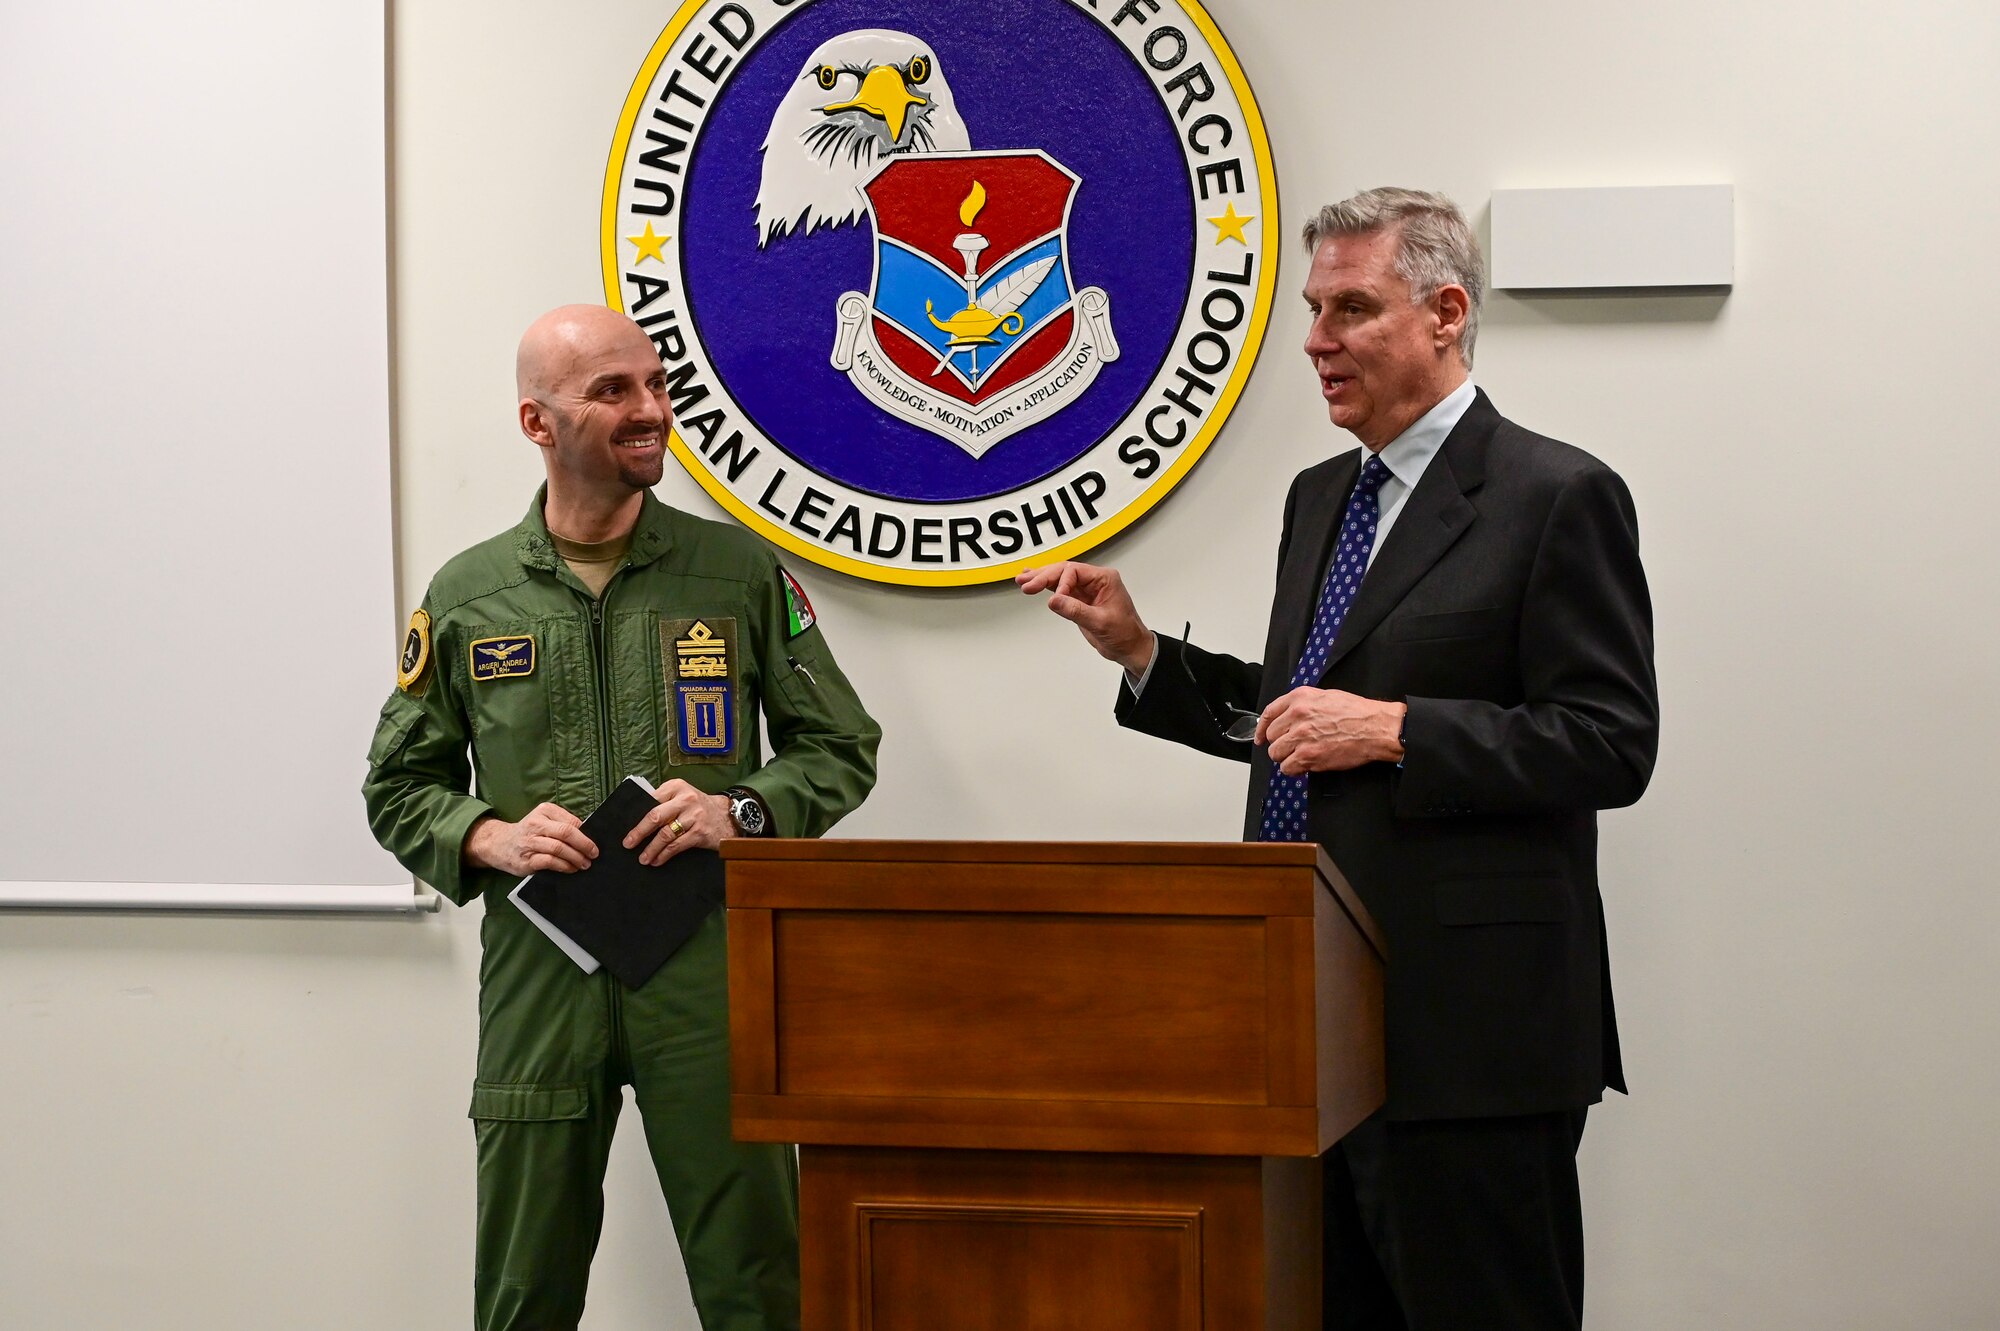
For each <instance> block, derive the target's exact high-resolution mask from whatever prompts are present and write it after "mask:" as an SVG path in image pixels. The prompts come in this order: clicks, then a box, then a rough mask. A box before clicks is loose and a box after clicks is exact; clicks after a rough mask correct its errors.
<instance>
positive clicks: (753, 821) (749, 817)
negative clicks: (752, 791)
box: [729, 796, 764, 836]
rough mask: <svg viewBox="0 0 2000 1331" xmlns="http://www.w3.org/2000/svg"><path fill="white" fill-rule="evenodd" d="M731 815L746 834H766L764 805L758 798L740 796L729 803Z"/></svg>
mask: <svg viewBox="0 0 2000 1331" xmlns="http://www.w3.org/2000/svg"><path fill="white" fill-rule="evenodd" d="M729 815H730V817H732V818H734V819H735V820H736V825H737V826H738V827H740V828H742V829H743V834H744V835H745V836H762V835H764V806H763V805H761V804H759V803H758V802H757V801H756V800H752V799H744V798H743V797H741V796H738V797H737V798H736V799H735V800H733V801H731V803H730V805H729Z"/></svg>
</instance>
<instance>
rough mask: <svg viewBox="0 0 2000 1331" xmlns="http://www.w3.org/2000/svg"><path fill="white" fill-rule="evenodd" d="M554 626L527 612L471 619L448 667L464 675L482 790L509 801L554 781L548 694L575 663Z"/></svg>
mask: <svg viewBox="0 0 2000 1331" xmlns="http://www.w3.org/2000/svg"><path fill="white" fill-rule="evenodd" d="M550 630H551V625H550V624H549V622H548V621H546V620H541V619H523V620H513V621H505V622H493V623H484V624H472V625H468V626H467V627H466V628H465V629H464V631H463V632H462V633H461V634H458V635H455V638H456V641H455V642H454V644H453V649H454V654H455V657H456V659H455V660H453V661H451V662H450V668H451V670H452V671H453V672H454V674H455V676H456V678H457V679H458V680H459V681H461V682H462V683H461V687H460V690H459V692H460V696H461V697H463V698H464V700H465V710H466V716H467V719H468V720H469V721H470V723H471V729H472V747H473V752H474V755H475V756H476V758H477V759H478V771H479V780H480V793H481V794H482V795H483V796H485V797H487V798H488V799H492V798H493V797H494V796H496V795H497V796H499V797H500V800H499V803H501V804H505V805H507V806H508V807H510V808H511V807H512V806H513V805H514V804H516V803H518V802H519V801H520V800H521V799H525V798H526V796H527V794H528V793H529V792H531V791H548V790H551V789H553V785H552V776H553V755H552V753H551V747H552V735H553V732H554V731H555V729H556V726H555V723H554V718H553V715H552V712H551V702H550V695H551V690H552V688H553V687H554V686H555V685H556V684H557V683H558V682H560V680H562V679H563V678H565V677H567V676H568V675H569V674H571V673H575V672H574V669H573V667H574V665H575V664H576V663H573V662H568V661H566V660H565V658H566V657H568V656H570V655H573V652H571V651H570V650H569V649H570V647H571V644H569V643H566V642H565V641H563V640H561V639H560V638H559V637H557V636H556V635H554V634H552V633H551V631H550ZM585 719H586V720H587V718H585ZM489 788H490V790H491V793H490V794H489V793H488V792H489ZM547 797H548V796H547V795H546V794H544V795H542V796H541V798H547ZM529 803H530V804H532V803H533V801H530V802H529ZM523 811H525V807H524V810H523Z"/></svg>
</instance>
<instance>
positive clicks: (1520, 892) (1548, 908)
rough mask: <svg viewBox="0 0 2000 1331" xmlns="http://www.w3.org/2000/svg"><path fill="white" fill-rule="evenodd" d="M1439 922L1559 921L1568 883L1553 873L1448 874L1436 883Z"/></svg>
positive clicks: (1566, 911) (1564, 914)
mask: <svg viewBox="0 0 2000 1331" xmlns="http://www.w3.org/2000/svg"><path fill="white" fill-rule="evenodd" d="M1432 890H1433V892H1434V894H1435V895H1434V898H1433V900H1434V903H1435V905H1436V907H1437V917H1438V923H1439V924H1559V923H1561V922H1562V921H1564V920H1567V919H1568V918H1569V916H1570V893H1569V884H1568V883H1566V882H1565V881H1564V880H1563V879H1561V878H1559V877H1556V876H1554V875H1549V874H1542V875H1536V876H1520V877H1492V878H1449V879H1445V880H1443V881H1441V882H1438V883H1436V884H1434V885H1433V889H1432Z"/></svg>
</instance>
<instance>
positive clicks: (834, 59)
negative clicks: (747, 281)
mask: <svg viewBox="0 0 2000 1331" xmlns="http://www.w3.org/2000/svg"><path fill="white" fill-rule="evenodd" d="M971 147H972V142H971V140H970V138H969V137H968V136H967V134H966V132H965V122H964V121H963V120H961V119H959V115H958V106H957V104H956V102H955V101H954V100H953V98H952V93H951V84H950V82H949V81H947V80H946V78H945V73H944V70H943V69H942V68H941V67H940V66H939V64H938V58H937V54H936V53H935V52H934V51H932V50H931V48H930V46H929V44H928V43H926V42H922V41H919V40H918V39H916V38H915V37H912V36H910V34H908V33H906V32H892V31H890V30H889V29H887V28H866V29H862V30H860V31H858V32H846V33H842V34H841V35H840V36H838V37H835V38H833V39H832V40H830V41H827V42H825V43H823V44H822V45H821V46H820V48H819V49H818V50H816V51H814V52H813V53H812V55H811V56H810V57H808V58H807V60H806V62H805V65H804V66H803V67H802V68H801V69H800V70H799V75H798V77H797V78H796V79H794V80H792V84H791V86H790V87H789V88H788V89H787V90H786V92H785V96H784V99H783V100H782V101H780V102H779V103H778V110H777V113H776V114H775V115H773V116H772V117H771V128H770V130H769V131H768V132H767V133H766V134H765V135H764V150H763V151H764V173H763V176H762V178H761V180H760V181H759V182H758V186H757V230H758V238H757V243H758V245H759V246H760V247H761V246H764V245H768V244H770V243H771V242H772V241H773V240H776V239H777V238H779V237H780V236H783V235H785V234H786V233H787V232H790V231H811V230H813V229H815V228H817V227H821V226H840V225H842V224H844V223H847V222H852V221H854V220H855V219H856V218H858V217H860V216H861V214H862V213H863V212H865V211H866V210H867V207H868V205H867V202H866V200H865V199H864V198H863V197H862V193H861V186H862V184H863V182H865V181H866V180H867V179H868V178H869V177H870V176H872V175H874V174H875V171H876V169H877V168H878V167H880V166H881V165H882V163H883V162H885V161H887V160H888V159H889V158H891V157H894V156H898V155H900V154H904V153H927V152H963V151H965V150H967V149H969V148H971Z"/></svg>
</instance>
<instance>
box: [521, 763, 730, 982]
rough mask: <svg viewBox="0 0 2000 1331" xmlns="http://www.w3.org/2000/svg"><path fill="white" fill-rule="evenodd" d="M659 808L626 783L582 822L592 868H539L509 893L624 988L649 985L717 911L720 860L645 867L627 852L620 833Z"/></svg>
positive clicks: (676, 860) (646, 792)
mask: <svg viewBox="0 0 2000 1331" xmlns="http://www.w3.org/2000/svg"><path fill="white" fill-rule="evenodd" d="M657 807H658V801H656V800H655V799H654V798H653V792H652V790H651V788H650V787H648V786H647V785H646V784H645V782H643V781H641V780H640V779H639V778H637V777H631V776H628V777H626V778H625V779H624V780H623V781H621V782H619V783H618V788H617V789H616V790H614V791H612V792H611V797H610V798H609V799H607V800H605V801H604V803H602V804H600V805H598V806H597V811H596V812H595V813H593V814H591V815H590V817H588V818H586V819H584V820H583V834H584V835H585V836H587V837H589V838H590V839H591V841H592V842H594V843H595V844H596V846H597V858H596V859H595V860H592V861H591V863H590V867H589V868H588V869H582V870H579V871H577V872H576V873H557V872H555V871H554V870H550V869H544V870H543V871H542V872H540V873H537V874H531V875H530V876H529V877H528V878H527V879H526V880H525V881H524V882H523V883H522V884H521V886H520V887H519V888H518V889H516V892H515V895H518V896H519V897H520V898H521V899H522V900H524V901H526V902H527V903H528V905H530V906H531V907H533V908H534V910H535V911H536V912H537V913H538V914H540V915H541V916H542V918H543V919H545V920H547V921H548V922H549V923H550V924H552V925H554V926H555V927H556V928H558V929H560V930H562V931H563V933H565V934H567V935H569V937H570V939H571V940H572V941H574V942H575V943H576V944H577V946H579V947H581V948H582V949H583V950H584V951H586V952H588V953H589V954H590V955H591V956H593V957H595V958H596V959H597V960H598V962H599V963H601V964H602V965H603V967H604V969H606V970H608V971H610V972H611V973H612V974H613V975H615V976H617V977H618V979H619V980H620V981H621V982H623V984H624V985H625V987H626V988H628V989H637V988H638V987H639V986H640V985H642V984H644V983H645V982H646V981H648V980H650V979H652V978H653V973H654V972H655V971H657V970H659V969H660V967H662V966H664V965H666V963H667V958H669V957H671V956H673V954H674V953H676V952H678V951H679V950H680V948H681V945H682V944H683V943H685V942H687V940H688V939H690V938H692V937H694V935H695V932H696V931H697V930H698V929H700V928H701V925H702V921H704V920H706V919H707V918H708V916H709V913H710V912H711V911H713V910H714V909H715V908H716V907H717V906H719V905H721V904H722V895H723V893H722V857H721V856H720V855H718V854H716V853H715V852H714V851H712V850H684V851H682V852H681V853H680V854H678V855H676V856H674V857H673V858H672V859H670V860H668V861H667V862H666V863H665V864H655V865H645V864H641V863H639V850H627V849H625V836H626V834H627V833H629V832H630V831H631V830H632V828H633V827H634V826H635V825H637V823H638V821H639V820H640V819H641V818H643V817H645V816H646V814H647V813H648V812H650V811H651V810H653V809H655V808H657ZM639 849H640V850H643V849H645V846H644V844H643V843H642V844H641V846H640V847H639Z"/></svg>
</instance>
